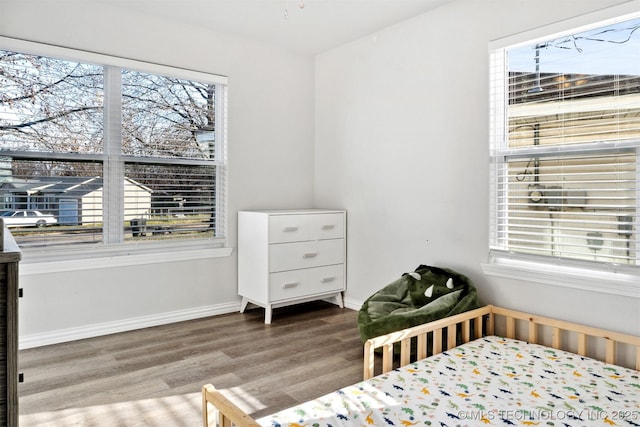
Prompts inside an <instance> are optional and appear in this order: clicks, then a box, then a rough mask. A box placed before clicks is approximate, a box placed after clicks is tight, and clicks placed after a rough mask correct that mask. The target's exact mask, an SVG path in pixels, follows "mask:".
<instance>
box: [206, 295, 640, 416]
mask: <svg viewBox="0 0 640 427" xmlns="http://www.w3.org/2000/svg"><path fill="white" fill-rule="evenodd" d="M394 347H395V351H394ZM378 349H380V350H381V351H376V350H378ZM379 353H381V355H379V356H377V355H378V354H379ZM427 355H431V356H430V357H427ZM376 357H378V360H376ZM380 359H381V363H379V362H380ZM376 369H377V370H379V371H380V372H376ZM639 371H640V337H635V336H630V335H625V334H620V333H616V332H610V331H606V330H603V329H598V328H593V327H588V326H583V325H578V324H575V323H571V322H565V321H561V320H556V319H551V318H545V317H539V316H536V315H532V314H528V313H522V312H518V311H514V310H508V309H504V308H500V307H495V306H491V305H489V306H485V307H482V308H479V309H476V310H472V311H468V312H465V313H462V314H458V315H455V316H451V317H448V318H445V319H441V320H437V321H434V322H430V323H427V324H424V325H420V326H416V327H413V328H409V329H405V330H402V331H398V332H393V333H390V334H387V335H383V336H380V337H376V338H372V339H370V340H368V341H367V342H366V343H365V346H364V380H363V381H362V382H360V383H358V384H354V385H351V386H348V387H345V388H342V389H340V390H337V391H336V392H334V393H330V394H328V395H325V396H322V397H320V398H318V399H315V400H313V401H309V402H305V403H303V404H300V405H297V406H295V407H293V408H289V409H286V410H284V411H281V412H278V413H276V414H273V415H270V416H268V417H264V418H261V419H260V420H254V419H252V418H251V417H250V416H249V415H248V414H246V413H245V412H243V411H242V410H241V409H240V408H238V407H237V406H236V405H234V404H233V403H232V402H231V401H229V400H228V399H227V398H225V397H224V396H223V395H222V394H221V393H220V392H219V391H218V390H216V389H215V388H214V387H213V386H212V385H211V384H207V385H205V386H203V389H202V404H203V407H202V409H203V420H204V425H205V427H206V426H209V409H210V406H211V405H212V406H213V407H214V408H215V409H217V412H218V423H219V425H220V426H225V427H226V426H231V425H237V426H241V427H245V426H246V427H253V426H282V427H285V426H302V425H308V426H333V427H336V426H386V425H397V426H412V425H422V426H424V425H431V426H441V427H446V426H457V425H504V426H507V425H546V426H582V425H603V426H607V425H627V426H640V372H639Z"/></svg>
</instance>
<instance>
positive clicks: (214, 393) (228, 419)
mask: <svg viewBox="0 0 640 427" xmlns="http://www.w3.org/2000/svg"><path fill="white" fill-rule="evenodd" d="M209 404H211V405H213V406H214V408H215V409H216V410H217V415H218V418H217V424H216V425H217V426H219V427H231V426H238V427H260V424H258V423H257V422H255V420H254V419H253V418H251V417H250V416H249V415H247V414H246V413H245V412H244V411H243V410H242V409H240V408H238V407H237V406H236V405H235V404H234V403H233V402H231V401H230V400H229V399H227V398H226V397H224V396H223V395H222V393H220V392H219V391H218V390H216V388H215V387H214V386H213V385H211V384H205V385H204V386H202V422H203V426H204V427H209Z"/></svg>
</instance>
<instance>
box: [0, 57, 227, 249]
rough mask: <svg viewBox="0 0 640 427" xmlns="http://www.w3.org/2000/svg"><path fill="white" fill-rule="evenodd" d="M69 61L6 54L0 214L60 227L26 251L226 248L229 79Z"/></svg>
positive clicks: (32, 236) (28, 241)
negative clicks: (173, 244) (174, 244)
mask: <svg viewBox="0 0 640 427" xmlns="http://www.w3.org/2000/svg"><path fill="white" fill-rule="evenodd" d="M30 46H31V45H30ZM36 47H37V46H36ZM49 50H51V49H49ZM61 52H62V53H63V54H70V56H74V55H76V56H80V57H82V60H80V61H78V60H74V59H69V57H64V56H63V55H60V56H59V57H58V56H54V55H50V56H42V55H38V54H33V53H21V52H17V51H11V50H0V87H2V88H3V89H2V91H1V92H0V210H3V211H6V212H18V211H24V212H27V214H26V215H28V216H31V215H33V216H34V218H33V219H38V218H37V216H38V215H42V216H46V217H47V218H53V220H52V221H49V222H45V223H39V224H40V226H34V224H33V221H23V223H21V224H18V223H17V222H16V223H15V224H7V225H8V226H11V227H13V229H12V233H13V235H14V236H15V238H16V241H17V242H18V243H19V244H20V245H21V247H23V248H30V247H41V248H42V247H46V248H47V249H50V248H65V247H66V248H69V247H74V248H77V247H79V246H83V245H84V246H86V245H87V244H89V245H103V246H115V245H120V244H131V243H143V242H145V243H146V242H149V243H151V244H152V243H153V242H158V243H161V242H167V241H181V242H184V241H185V240H191V241H193V240H200V241H203V242H212V243H221V242H223V241H224V238H225V227H224V225H225V221H224V218H225V216H224V213H225V206H224V200H225V198H224V195H225V153H224V148H225V144H224V141H225V137H224V131H225V113H224V109H225V103H226V101H225V97H226V94H225V92H226V86H225V79H224V78H222V77H219V76H212V75H207V74H203V73H197V72H192V71H186V70H178V69H173V68H169V67H161V66H157V65H152V64H145V63H137V62H134V61H128V60H123V59H119V58H110V57H105V56H101V55H93V54H87V53H84V52H73V51H69V50H66V49H65V50H61Z"/></svg>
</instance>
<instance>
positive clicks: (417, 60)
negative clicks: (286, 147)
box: [315, 0, 640, 334]
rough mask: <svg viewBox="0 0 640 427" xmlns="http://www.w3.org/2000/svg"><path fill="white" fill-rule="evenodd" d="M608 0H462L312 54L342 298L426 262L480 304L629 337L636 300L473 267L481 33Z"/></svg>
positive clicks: (480, 142) (320, 192) (484, 186)
mask: <svg viewBox="0 0 640 427" xmlns="http://www.w3.org/2000/svg"><path fill="white" fill-rule="evenodd" d="M619 3H622V1H620V0H560V1H559V0H530V1H524V0H522V1H513V0H483V1H478V0H459V1H456V2H453V3H450V4H448V5H445V6H443V7H441V8H439V9H437V10H435V11H432V12H429V13H427V14H424V15H421V16H419V17H416V18H414V19H412V20H409V21H406V22H404V23H401V24H399V25H396V26H394V27H391V28H388V29H385V30H383V31H380V32H378V33H376V34H372V35H370V36H368V37H365V38H362V39H360V40H357V41H355V42H352V43H349V44H347V45H344V46H341V47H339V48H336V49H334V50H331V51H329V52H326V53H324V54H321V55H319V56H318V57H317V58H316V104H315V105H316V111H315V117H316V123H315V126H316V129H315V135H316V145H315V189H316V190H315V191H316V204H317V205H328V206H340V207H343V208H345V209H347V211H348V213H349V214H348V273H347V274H348V291H347V296H346V301H347V303H349V302H350V303H351V305H352V306H357V304H358V303H360V302H362V301H363V300H364V299H365V298H367V297H368V296H369V295H371V294H372V293H373V292H375V291H376V290H377V289H379V288H380V287H382V286H384V285H386V284H387V283H389V282H390V281H392V280H395V279H396V278H397V277H399V275H400V274H402V273H403V272H406V271H411V270H413V269H414V268H415V267H417V266H418V265H419V264H428V265H436V266H446V267H450V268H454V269H456V270H458V271H460V272H462V273H464V274H466V275H468V276H469V277H470V278H471V279H472V280H473V281H474V282H475V284H476V285H477V287H478V291H479V294H480V297H481V299H482V301H483V302H485V303H494V304H498V305H500V304H502V305H504V306H507V307H512V308H516V309H521V310H530V311H533V312H536V313H539V314H541V315H546V316H554V317H559V318H564V319H568V320H571V321H577V322H581V323H586V324H590V325H596V326H600V327H603V328H609V329H614V330H618V331H622V332H627V333H634V334H640V295H639V298H630V297H622V296H614V295H609V294H604V293H598V292H590V291H582V290H574V289H569V288H565V287H559V286H549V285H541V284H536V283H528V282H523V281H520V282H518V281H514V280H509V279H497V278H495V277H489V276H484V275H483V273H482V270H481V268H480V265H481V263H484V262H486V261H487V254H488V224H489V219H488V213H489V205H488V202H489V200H488V198H489V188H488V187H489V186H488V183H489V162H488V158H489V146H488V105H489V101H488V55H487V52H488V48H487V44H488V42H489V41H491V40H494V39H498V38H501V37H505V36H508V35H511V34H514V33H518V32H521V31H525V30H528V29H532V28H535V27H538V26H541V25H546V24H550V23H553V22H556V21H559V20H562V19H567V18H570V17H574V16H578V15H581V14H584V13H587V12H591V11H595V10H598V9H602V8H604V7H607V6H611V5H615V4H619ZM639 294H640V292H639Z"/></svg>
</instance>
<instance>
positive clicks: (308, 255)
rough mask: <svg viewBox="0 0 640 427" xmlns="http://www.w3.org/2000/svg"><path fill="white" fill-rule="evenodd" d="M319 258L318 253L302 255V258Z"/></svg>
mask: <svg viewBox="0 0 640 427" xmlns="http://www.w3.org/2000/svg"><path fill="white" fill-rule="evenodd" d="M317 256H318V253H317V252H307V253H306V254H303V255H302V258H315V257H317Z"/></svg>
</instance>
